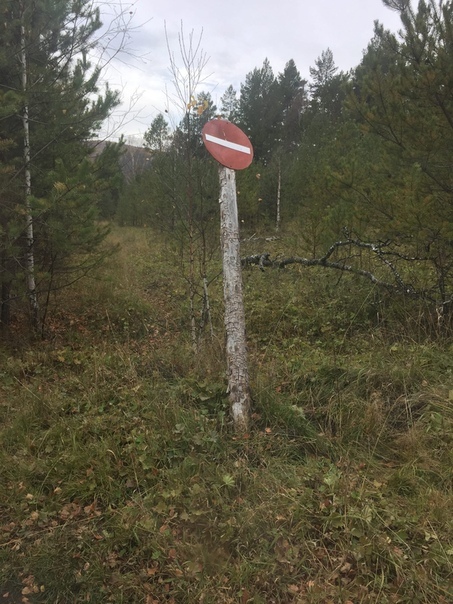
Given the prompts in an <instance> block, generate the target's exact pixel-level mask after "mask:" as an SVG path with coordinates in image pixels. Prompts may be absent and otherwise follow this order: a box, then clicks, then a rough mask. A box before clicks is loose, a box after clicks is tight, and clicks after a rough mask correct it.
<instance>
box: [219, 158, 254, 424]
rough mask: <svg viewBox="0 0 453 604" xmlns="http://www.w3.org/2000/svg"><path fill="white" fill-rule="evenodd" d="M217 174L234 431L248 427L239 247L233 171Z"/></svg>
mask: <svg viewBox="0 0 453 604" xmlns="http://www.w3.org/2000/svg"><path fill="white" fill-rule="evenodd" d="M219 177H220V200H219V201H220V229H221V233H220V236H221V247H222V254H223V293H224V299H225V330H226V352H227V362H228V392H229V397H230V403H231V411H232V415H233V422H234V427H235V429H236V430H237V431H238V432H245V431H247V429H248V426H249V415H250V391H249V374H248V366H247V342H246V337H245V313H244V303H243V295H242V274H241V257H240V250H239V223H238V213H237V203H236V175H235V172H234V170H231V169H230V168H226V167H224V166H220V168H219Z"/></svg>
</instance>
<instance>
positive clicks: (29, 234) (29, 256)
mask: <svg viewBox="0 0 453 604" xmlns="http://www.w3.org/2000/svg"><path fill="white" fill-rule="evenodd" d="M26 42H27V41H26V34H25V18H24V8H23V7H22V24H21V52H20V63H21V69H22V91H23V93H24V95H26V93H27V86H28V82H27V51H26ZM22 128H23V132H24V178H25V213H26V218H25V237H26V242H27V249H26V253H25V270H26V278H27V292H28V299H29V302H30V311H31V321H32V326H33V329H34V330H37V329H38V324H39V304H38V296H37V293H36V281H35V257H34V243H35V241H34V234H33V216H32V209H31V195H32V188H31V169H30V166H31V153H30V125H29V111H28V103H27V102H25V105H24V108H23V110H22Z"/></svg>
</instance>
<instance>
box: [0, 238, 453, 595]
mask: <svg viewBox="0 0 453 604" xmlns="http://www.w3.org/2000/svg"><path fill="white" fill-rule="evenodd" d="M111 240H112V241H114V242H118V243H121V249H120V251H119V252H118V254H116V255H115V256H113V257H111V258H110V259H109V260H108V263H107V264H106V265H105V266H104V267H103V268H102V269H100V270H99V272H98V273H97V274H96V275H92V276H91V278H90V280H87V281H85V282H84V283H83V284H78V285H77V287H76V288H74V289H73V290H68V291H66V292H64V293H63V294H62V295H61V297H60V298H59V299H58V300H55V301H54V306H53V308H52V309H51V313H50V318H49V329H48V337H47V339H46V341H44V342H40V343H39V344H36V343H35V344H27V342H26V340H25V339H24V338H22V339H21V340H20V342H19V340H18V337H17V336H16V337H15V336H14V334H12V335H11V336H10V337H9V343H8V344H5V345H4V346H3V348H2V349H1V350H0V374H1V381H0V426H1V427H0V482H1V485H2V488H1V489H0V506H1V507H0V599H1V600H2V601H4V602H31V603H43V602H45V603H49V602H52V603H55V604H63V603H64V604H66V603H79V602H93V603H101V602H102V603H103V602H105V603H114V604H119V603H131V604H135V603H143V604H152V603H159V604H160V603H161V602H168V603H171V602H175V603H178V604H179V603H187V604H189V603H197V602H199V603H205V604H208V603H209V604H210V603H214V602H215V603H216V604H217V603H218V604H227V603H231V604H233V603H234V604H236V603H240V604H247V603H255V604H259V603H263V604H271V603H277V604H305V603H313V604H315V603H319V604H321V603H325V604H330V603H335V604H336V603H342V604H346V603H348V602H349V603H350V602H353V603H354V604H357V603H359V602H361V603H370V604H371V603H373V604H374V603H376V602H379V603H380V604H381V603H382V604H386V603H389V604H390V603H394V602H397V603H407V604H414V603H426V604H447V603H448V602H450V601H452V598H453V594H452V593H451V591H449V590H451V584H452V559H453V530H452V522H451V510H452V505H453V495H452V461H453V459H452V442H453V439H452V425H453V413H452V398H453V374H452V372H453V360H452V352H453V344H452V341H451V339H449V338H448V337H443V338H434V337H432V332H431V331H430V329H428V328H425V326H424V324H423V323H422V321H421V319H420V316H419V315H418V314H416V311H414V310H413V309H412V308H407V307H405V306H404V305H401V304H400V303H399V302H394V303H392V302H390V301H385V305H386V313H384V314H383V313H382V300H381V299H379V300H378V302H376V300H377V292H375V291H374V290H370V289H369V288H367V286H365V285H364V284H357V283H355V282H354V280H352V279H343V280H341V281H340V283H338V275H327V274H324V273H322V272H316V273H315V272H309V271H300V270H298V269H295V270H286V271H284V272H277V271H275V272H274V271H267V272H265V273H264V274H263V273H261V272H260V271H258V270H247V271H246V272H245V274H244V282H245V291H246V307H247V321H248V325H247V329H248V338H249V349H250V372H251V381H252V384H251V386H252V394H253V404H254V408H253V419H252V428H251V430H250V433H249V434H246V435H244V436H237V435H235V434H234V432H233V431H232V428H231V422H230V419H229V415H228V407H227V400H226V397H225V361H224V353H223V332H222V302H221V283H220V282H216V283H215V284H214V286H213V287H212V304H213V317H214V330H215V337H214V340H213V341H210V340H209V339H208V338H206V339H205V340H204V343H203V345H202V347H201V350H200V353H199V355H198V356H195V355H194V354H193V352H192V349H191V345H190V337H189V334H188V327H189V324H188V323H189V322H188V320H187V303H186V297H185V288H184V283H183V282H182V281H181V279H180V278H179V275H178V268H177V266H176V265H175V264H174V263H172V262H171V261H170V258H171V254H170V253H169V251H168V248H167V247H166V245H165V242H164V241H163V240H161V239H160V238H159V236H158V235H156V234H152V237H151V233H150V232H148V231H146V230H139V229H126V228H124V229H116V230H114V232H113V233H112V236H111ZM279 245H281V243H279ZM377 304H378V305H379V313H377V311H376V308H377V306H376V305H377ZM417 312H418V311H417ZM378 314H379V317H378ZM415 323H417V329H416V330H414V329H413V328H412V327H411V326H413V325H414V324H415ZM18 343H20V345H18Z"/></svg>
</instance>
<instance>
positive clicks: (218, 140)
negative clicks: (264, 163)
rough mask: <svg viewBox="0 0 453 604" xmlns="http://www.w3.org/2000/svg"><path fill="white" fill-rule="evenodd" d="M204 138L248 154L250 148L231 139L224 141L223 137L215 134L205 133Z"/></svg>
mask: <svg viewBox="0 0 453 604" xmlns="http://www.w3.org/2000/svg"><path fill="white" fill-rule="evenodd" d="M206 140H207V141H210V142H211V143H217V144H218V145H221V146H222V147H228V149H234V150H235V151H241V153H247V155H250V149H249V148H248V147H245V146H244V145H238V144H237V143H232V142H231V141H226V140H225V139H223V138H217V136H212V134H206Z"/></svg>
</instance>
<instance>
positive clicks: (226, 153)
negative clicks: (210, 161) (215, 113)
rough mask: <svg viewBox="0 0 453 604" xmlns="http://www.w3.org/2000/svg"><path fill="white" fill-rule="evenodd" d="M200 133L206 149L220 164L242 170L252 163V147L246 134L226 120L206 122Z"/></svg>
mask: <svg viewBox="0 0 453 604" xmlns="http://www.w3.org/2000/svg"><path fill="white" fill-rule="evenodd" d="M201 135H202V137H203V142H204V144H205V146H206V149H207V150H208V151H209V153H210V154H211V155H212V157H213V158H214V159H216V160H217V161H218V162H219V163H220V164H222V166H226V167H227V168H231V169H232V170H243V169H244V168H248V166H250V164H251V163H252V159H253V147H252V144H251V142H250V141H249V139H248V136H247V135H246V134H245V133H244V132H242V130H241V129H240V128H238V127H237V126H235V125H234V124H232V123H231V122H229V121H228V120H221V119H214V120H211V121H210V122H207V123H206V124H205V125H204V128H203V130H202V131H201Z"/></svg>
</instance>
